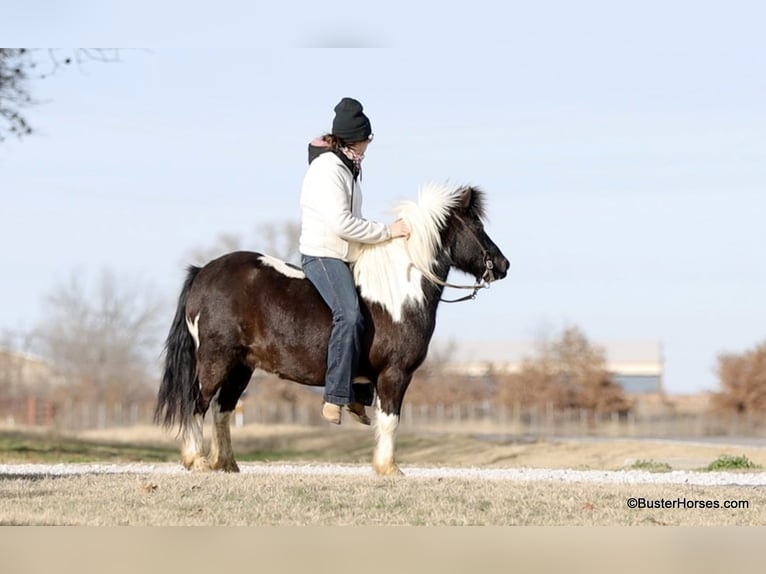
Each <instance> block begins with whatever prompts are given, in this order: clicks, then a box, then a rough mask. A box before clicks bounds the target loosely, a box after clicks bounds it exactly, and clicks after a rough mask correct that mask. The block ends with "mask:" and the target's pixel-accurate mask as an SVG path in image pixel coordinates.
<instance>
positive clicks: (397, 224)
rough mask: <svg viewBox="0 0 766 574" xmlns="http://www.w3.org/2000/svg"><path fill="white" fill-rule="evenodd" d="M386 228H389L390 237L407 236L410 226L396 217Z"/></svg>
mask: <svg viewBox="0 0 766 574" xmlns="http://www.w3.org/2000/svg"><path fill="white" fill-rule="evenodd" d="M388 228H389V229H390V230H391V239H396V238H397V237H405V238H408V237H409V236H410V226H409V225H407V224H406V223H405V222H404V220H402V219H397V220H396V221H394V222H393V223H392V224H391V225H389V226H388Z"/></svg>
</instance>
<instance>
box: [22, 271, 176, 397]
mask: <svg viewBox="0 0 766 574" xmlns="http://www.w3.org/2000/svg"><path fill="white" fill-rule="evenodd" d="M160 308H161V305H160V302H159V298H158V297H156V296H155V295H154V293H153V291H152V290H151V289H150V288H148V287H145V286H140V285H138V284H136V283H135V282H131V281H129V280H128V279H123V278H118V277H117V276H116V275H115V274H114V273H113V272H111V271H109V270H104V271H102V273H101V275H100V277H99V279H98V281H97V282H96V283H95V286H94V288H91V289H88V288H86V287H85V286H84V285H83V281H82V277H80V276H78V275H76V274H73V275H72V276H71V278H70V279H69V281H68V282H66V283H64V284H62V285H58V286H57V287H55V288H54V289H53V290H52V291H51V292H50V293H49V295H48V296H47V299H46V305H45V321H44V322H43V324H42V325H40V326H39V327H38V328H37V329H36V335H37V341H38V344H39V347H40V351H41V353H42V354H43V355H44V356H45V357H46V358H47V359H48V360H49V361H50V362H51V364H52V365H53V366H54V368H55V369H56V370H57V371H58V372H60V373H61V374H62V375H64V376H65V378H66V380H67V383H68V388H69V389H70V391H72V392H75V391H76V392H77V393H81V394H84V395H88V396H89V397H90V398H98V399H105V400H120V399H130V398H133V397H140V396H143V395H145V394H146V392H147V390H148V388H149V387H152V389H153V387H154V384H153V383H151V382H150V381H152V379H153V378H154V377H155V376H156V372H155V371H156V366H157V364H156V361H157V360H158V356H159V352H158V348H159V333H160V330H159V325H158V323H157V321H158V317H159V311H160Z"/></svg>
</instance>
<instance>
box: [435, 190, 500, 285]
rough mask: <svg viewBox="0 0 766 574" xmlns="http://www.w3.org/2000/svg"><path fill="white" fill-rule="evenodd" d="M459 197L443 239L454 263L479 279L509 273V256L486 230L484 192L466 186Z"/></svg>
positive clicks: (491, 279)
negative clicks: (504, 253)
mask: <svg viewBox="0 0 766 574" xmlns="http://www.w3.org/2000/svg"><path fill="white" fill-rule="evenodd" d="M456 199H457V202H456V203H455V205H454V208H453V210H452V213H451V214H450V216H449V220H448V222H447V226H446V228H445V234H446V235H445V237H444V243H443V245H444V247H446V248H447V249H448V253H449V256H450V259H451V260H452V266H453V267H455V268H456V269H459V270H460V271H464V272H465V273H469V274H471V275H473V276H474V277H476V279H477V280H478V281H487V282H489V281H495V280H497V279H502V278H503V277H505V276H506V274H507V273H508V259H506V258H505V256H504V255H503V253H502V252H501V251H500V249H499V248H498V247H497V245H495V242H494V241H492V239H490V237H489V235H487V232H486V231H485V230H484V220H485V208H484V193H483V192H482V191H481V190H479V189H477V188H475V187H463V188H460V189H458V190H457V192H456Z"/></svg>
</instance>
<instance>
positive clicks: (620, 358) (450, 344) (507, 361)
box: [431, 340, 664, 394]
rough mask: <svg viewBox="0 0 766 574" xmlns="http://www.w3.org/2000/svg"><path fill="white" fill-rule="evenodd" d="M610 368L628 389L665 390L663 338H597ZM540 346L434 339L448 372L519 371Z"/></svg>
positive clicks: (435, 348) (434, 350) (503, 342)
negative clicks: (619, 339)
mask: <svg viewBox="0 0 766 574" xmlns="http://www.w3.org/2000/svg"><path fill="white" fill-rule="evenodd" d="M593 345H594V346H598V347H601V348H602V349H603V350H604V353H605V355H606V368H607V370H608V371H609V372H610V373H611V374H612V375H613V376H614V379H615V381H616V382H618V383H619V384H620V385H621V386H622V388H623V389H624V390H625V392H628V393H631V394H640V393H657V392H662V387H663V371H664V358H663V354H662V344H661V343H660V342H659V341H604V342H602V341H596V342H594V343H593ZM538 348H539V346H538V345H537V344H535V343H532V342H520V341H479V340H473V341H434V342H432V344H431V350H432V351H433V352H434V354H435V355H437V356H438V357H439V358H438V360H439V361H440V362H442V363H443V368H444V369H445V370H446V371H447V372H451V373H459V374H463V375H468V376H484V375H487V374H489V373H490V372H492V373H515V372H518V371H519V370H520V369H521V365H522V362H523V361H524V359H529V358H534V357H535V356H538V355H539V352H538Z"/></svg>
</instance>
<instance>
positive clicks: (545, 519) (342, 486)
mask: <svg viewBox="0 0 766 574" xmlns="http://www.w3.org/2000/svg"><path fill="white" fill-rule="evenodd" d="M630 497H641V498H645V499H647V500H654V501H659V500H661V499H663V500H669V501H676V500H679V499H682V500H686V501H703V502H705V503H707V502H710V503H713V504H714V503H715V502H718V503H719V505H720V506H722V505H723V503H724V502H725V501H727V500H745V501H747V502H748V505H749V508H746V509H737V510H730V509H723V508H719V509H712V508H711V509H700V508H695V509H691V508H681V507H679V506H678V504H676V507H675V508H656V509H655V508H652V509H646V508H645V509H631V508H628V506H627V503H626V501H627V500H628V498H630ZM0 524H3V525H91V526H105V525H110V526H114V525H153V526H158V525H162V526H197V525H209V526H215V525H229V526H232V525H260V526H277V525H278V526H299V525H300V526H306V525H309V526H345V525H357V526H376V525H409V526H467V525H494V526H508V525H536V526H541V525H543V526H550V525H578V526H581V525H603V526H611V525H679V526H680V525H704V526H710V525H717V526H729V525H764V524H766V492H764V491H763V490H762V489H761V490H759V489H756V488H745V487H690V486H683V485H632V486H629V485H604V484H569V483H566V484H562V483H552V482H551V483H545V482H541V483H513V482H506V481H482V482H479V483H477V482H476V481H469V480H459V479H411V478H410V479H406V478H397V479H391V478H381V477H376V476H357V477H348V476H343V477H327V476H325V477H320V476H265V475H252V474H241V475H224V474H217V473H216V474H195V475H191V474H189V475H160V474H156V475H142V476H135V475H134V476H128V475H84V476H65V477H46V478H40V477H37V478H30V477H6V478H4V479H0Z"/></svg>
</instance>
